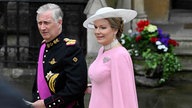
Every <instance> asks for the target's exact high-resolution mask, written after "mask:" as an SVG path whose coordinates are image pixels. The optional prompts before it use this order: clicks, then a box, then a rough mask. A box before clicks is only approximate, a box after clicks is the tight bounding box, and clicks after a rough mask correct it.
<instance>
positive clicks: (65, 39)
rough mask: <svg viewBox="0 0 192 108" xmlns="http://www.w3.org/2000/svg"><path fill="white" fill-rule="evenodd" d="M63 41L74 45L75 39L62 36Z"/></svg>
mask: <svg viewBox="0 0 192 108" xmlns="http://www.w3.org/2000/svg"><path fill="white" fill-rule="evenodd" d="M64 41H65V42H66V45H67V46H68V45H75V43H76V40H74V39H69V38H64Z"/></svg>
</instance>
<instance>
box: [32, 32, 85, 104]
mask: <svg viewBox="0 0 192 108" xmlns="http://www.w3.org/2000/svg"><path fill="white" fill-rule="evenodd" d="M43 43H44V42H43ZM43 69H44V78H45V79H46V83H47V85H48V88H49V90H50V91H51V96H50V97H48V98H46V99H44V103H45V106H46V107H47V108H67V107H69V104H71V103H72V104H75V105H74V106H73V107H71V108H84V99H83V97H84V91H85V90H86V87H87V64H86V61H85V58H84V55H83V52H82V50H81V48H80V47H78V45H77V44H76V40H72V39H68V38H65V37H64V35H63V34H60V35H59V36H58V37H57V38H55V39H54V40H52V41H51V42H49V43H46V47H45V51H44V55H43ZM32 94H33V101H36V100H39V99H41V98H40V96H39V92H38V89H37V75H36V78H35V81H34V85H33V90H32Z"/></svg>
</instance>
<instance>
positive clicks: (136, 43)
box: [121, 20, 181, 83]
mask: <svg viewBox="0 0 192 108" xmlns="http://www.w3.org/2000/svg"><path fill="white" fill-rule="evenodd" d="M121 43H122V45H123V46H124V47H125V48H126V49H127V50H128V51H129V52H130V54H131V56H132V57H133V59H134V57H142V58H143V59H144V63H145V64H144V67H145V70H147V71H146V75H147V73H149V72H150V71H153V72H156V75H158V78H159V82H160V83H163V82H165V81H166V80H168V79H169V78H170V77H171V76H172V75H173V74H174V73H175V72H177V71H179V70H180V69H181V65H180V62H179V60H178V58H177V56H176V55H175V53H174V48H175V47H177V46H179V44H178V43H177V42H176V41H175V40H173V39H171V38H170V35H169V34H168V33H163V32H162V30H161V29H160V28H158V27H157V26H156V25H153V24H150V22H149V21H148V20H140V21H139V22H137V27H136V32H132V31H131V30H129V32H128V34H122V36H121Z"/></svg>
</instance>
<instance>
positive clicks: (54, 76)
mask: <svg viewBox="0 0 192 108" xmlns="http://www.w3.org/2000/svg"><path fill="white" fill-rule="evenodd" d="M58 75H59V74H58V73H57V74H54V75H53V76H51V78H50V79H49V88H50V90H51V91H52V92H53V93H55V82H56V78H57V77H58Z"/></svg>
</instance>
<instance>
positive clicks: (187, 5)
mask: <svg viewBox="0 0 192 108" xmlns="http://www.w3.org/2000/svg"><path fill="white" fill-rule="evenodd" d="M172 9H188V10H192V0H172Z"/></svg>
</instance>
